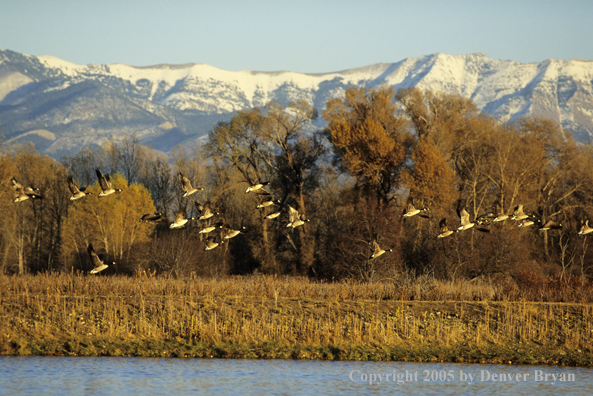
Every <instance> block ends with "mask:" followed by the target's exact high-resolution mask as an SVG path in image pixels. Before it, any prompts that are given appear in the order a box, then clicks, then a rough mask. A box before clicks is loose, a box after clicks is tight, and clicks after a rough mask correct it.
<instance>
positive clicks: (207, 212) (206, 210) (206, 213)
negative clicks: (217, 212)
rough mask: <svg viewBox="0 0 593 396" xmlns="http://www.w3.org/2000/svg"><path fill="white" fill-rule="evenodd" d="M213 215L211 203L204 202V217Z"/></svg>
mask: <svg viewBox="0 0 593 396" xmlns="http://www.w3.org/2000/svg"><path fill="white" fill-rule="evenodd" d="M211 214H212V209H211V208H210V201H206V202H204V205H203V209H202V216H204V217H206V216H210V215H211Z"/></svg>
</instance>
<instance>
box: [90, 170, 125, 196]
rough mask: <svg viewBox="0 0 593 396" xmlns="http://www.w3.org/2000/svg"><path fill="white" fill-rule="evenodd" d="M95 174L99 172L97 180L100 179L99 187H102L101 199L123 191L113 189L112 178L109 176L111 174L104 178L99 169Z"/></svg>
mask: <svg viewBox="0 0 593 396" xmlns="http://www.w3.org/2000/svg"><path fill="white" fill-rule="evenodd" d="M95 172H97V179H99V187H101V192H100V193H99V198H101V197H105V196H107V195H111V194H113V193H115V192H120V191H121V188H113V187H111V177H110V176H109V174H106V175H105V176H103V175H102V174H101V171H99V169H95Z"/></svg>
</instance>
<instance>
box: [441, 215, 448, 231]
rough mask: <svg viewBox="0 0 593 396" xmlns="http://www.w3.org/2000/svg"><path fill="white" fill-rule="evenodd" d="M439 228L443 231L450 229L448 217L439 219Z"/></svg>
mask: <svg viewBox="0 0 593 396" xmlns="http://www.w3.org/2000/svg"><path fill="white" fill-rule="evenodd" d="M439 230H440V231H441V233H443V232H447V231H449V227H447V219H446V218H443V219H441V221H439Z"/></svg>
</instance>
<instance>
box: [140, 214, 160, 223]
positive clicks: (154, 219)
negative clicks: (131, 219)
mask: <svg viewBox="0 0 593 396" xmlns="http://www.w3.org/2000/svg"><path fill="white" fill-rule="evenodd" d="M162 220H163V214H162V213H161V212H157V213H147V214H145V215H143V216H142V218H141V219H140V221H141V222H143V223H160V222H162Z"/></svg>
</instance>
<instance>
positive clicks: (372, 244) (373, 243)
mask: <svg viewBox="0 0 593 396" xmlns="http://www.w3.org/2000/svg"><path fill="white" fill-rule="evenodd" d="M369 248H370V249H371V251H372V252H373V253H372V254H371V255H370V257H369V260H372V259H374V258H377V257H379V256H381V255H382V254H383V253H385V252H393V249H387V250H383V249H381V247H380V246H379V244H378V243H377V240H376V239H373V240H372V241H371V242H370V243H369Z"/></svg>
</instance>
